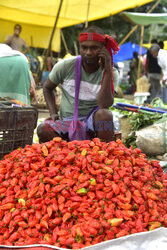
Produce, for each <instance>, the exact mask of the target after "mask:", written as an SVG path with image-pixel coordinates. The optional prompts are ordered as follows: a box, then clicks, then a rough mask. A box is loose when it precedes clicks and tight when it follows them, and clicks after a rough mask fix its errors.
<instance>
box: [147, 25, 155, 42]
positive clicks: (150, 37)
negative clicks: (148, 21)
mask: <svg viewBox="0 0 167 250" xmlns="http://www.w3.org/2000/svg"><path fill="white" fill-rule="evenodd" d="M153 29H154V24H152V25H151V30H150V36H149V41H148V43H151V40H152V32H153Z"/></svg>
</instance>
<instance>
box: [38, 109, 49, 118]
mask: <svg viewBox="0 0 167 250" xmlns="http://www.w3.org/2000/svg"><path fill="white" fill-rule="evenodd" d="M49 116H50V115H49V110H48V109H38V119H41V118H48V117H49Z"/></svg>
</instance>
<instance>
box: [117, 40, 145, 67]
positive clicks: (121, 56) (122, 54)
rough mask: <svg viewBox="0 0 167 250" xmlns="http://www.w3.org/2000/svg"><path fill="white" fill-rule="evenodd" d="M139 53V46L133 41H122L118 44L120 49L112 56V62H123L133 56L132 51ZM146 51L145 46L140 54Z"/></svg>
mask: <svg viewBox="0 0 167 250" xmlns="http://www.w3.org/2000/svg"><path fill="white" fill-rule="evenodd" d="M135 51H136V52H138V53H140V46H139V45H137V44H135V43H131V42H129V43H124V44H122V45H121V46H120V51H119V52H118V53H117V54H116V55H114V56H113V62H114V63H117V62H123V61H126V60H130V59H132V58H133V52H135ZM146 52H147V50H146V49H145V48H142V50H141V54H142V55H144V54H145V53H146Z"/></svg>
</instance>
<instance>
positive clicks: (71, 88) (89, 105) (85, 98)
mask: <svg viewBox="0 0 167 250" xmlns="http://www.w3.org/2000/svg"><path fill="white" fill-rule="evenodd" d="M75 62H76V57H71V58H68V59H64V60H61V61H59V62H58V63H56V64H55V66H54V67H53V69H52V71H51V73H50V74H49V79H50V80H51V81H52V82H53V83H55V85H56V86H57V85H58V84H62V99H61V103H60V116H61V117H62V118H67V117H72V116H73V113H74V97H75V77H74V73H75ZM102 75H103V71H102V70H101V68H99V69H98V70H97V71H96V72H94V73H91V74H88V73H86V72H85V70H84V68H83V67H82V69H81V83H80V90H79V104H78V115H79V116H87V115H88V114H89V113H90V111H91V110H92V109H93V108H94V107H95V106H98V103H97V98H98V94H99V91H100V88H101V81H102ZM113 82H114V88H115V90H116V87H117V84H118V71H117V70H116V69H115V68H113Z"/></svg>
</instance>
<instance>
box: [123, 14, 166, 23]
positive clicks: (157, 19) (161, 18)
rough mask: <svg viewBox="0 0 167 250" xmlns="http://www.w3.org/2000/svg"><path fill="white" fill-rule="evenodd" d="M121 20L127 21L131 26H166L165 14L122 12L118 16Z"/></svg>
mask: <svg viewBox="0 0 167 250" xmlns="http://www.w3.org/2000/svg"><path fill="white" fill-rule="evenodd" d="M120 15H121V16H122V17H123V18H125V19H126V20H128V21H129V22H131V23H133V24H139V25H149V24H157V23H158V24H167V14H166V13H161V14H159V13H152V14H148V13H131V12H126V11H125V12H122V13H121V14H120Z"/></svg>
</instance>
